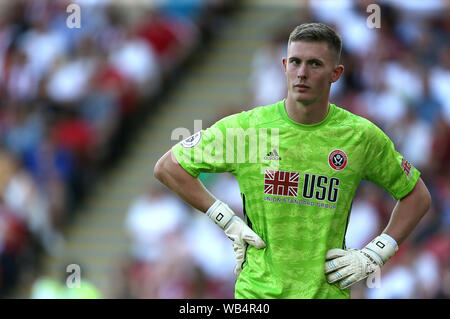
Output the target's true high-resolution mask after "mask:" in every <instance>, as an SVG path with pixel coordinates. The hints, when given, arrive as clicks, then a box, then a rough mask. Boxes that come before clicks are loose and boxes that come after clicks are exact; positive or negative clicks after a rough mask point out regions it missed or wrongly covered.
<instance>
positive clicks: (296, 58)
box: [288, 56, 325, 64]
mask: <svg viewBox="0 0 450 319" xmlns="http://www.w3.org/2000/svg"><path fill="white" fill-rule="evenodd" d="M288 60H289V61H294V60H299V61H301V60H302V59H300V58H299V57H296V56H291V57H289V58H288ZM306 62H320V63H322V64H324V63H325V62H324V61H323V60H321V59H319V58H310V59H307V60H306Z"/></svg>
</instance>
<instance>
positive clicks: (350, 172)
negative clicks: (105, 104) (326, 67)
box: [172, 100, 420, 298]
mask: <svg viewBox="0 0 450 319" xmlns="http://www.w3.org/2000/svg"><path fill="white" fill-rule="evenodd" d="M284 102H285V101H284V100H283V101H280V102H278V103H276V104H272V105H267V106H261V107H256V108H254V109H252V110H250V111H245V112H241V113H238V114H234V115H231V116H228V117H225V118H223V119H222V120H220V121H218V122H216V123H215V124H214V125H212V126H211V127H209V128H208V129H205V130H201V131H199V132H197V133H196V134H194V135H193V136H191V137H189V138H188V139H186V140H184V141H182V142H180V143H178V144H176V145H175V146H174V147H173V148H172V150H173V153H174V155H175V157H176V159H177V160H178V162H179V163H180V165H181V166H182V167H183V168H184V169H185V170H186V171H187V172H189V173H190V174H191V175H192V176H194V177H198V176H199V174H200V173H201V172H209V173H211V172H217V173H219V172H230V173H232V174H233V175H234V176H235V177H236V179H237V180H238V182H239V187H240V191H241V194H242V200H243V208H244V214H245V222H246V223H247V225H249V227H251V228H252V229H253V230H254V231H255V232H256V233H257V234H258V235H259V236H260V237H261V238H262V239H263V240H264V242H265V243H266V248H264V249H261V250H258V249H256V248H254V247H252V246H249V247H248V249H247V253H246V260H245V263H244V265H243V269H242V272H241V274H240V276H239V277H238V279H237V281H236V286H235V297H236V298H349V297H350V290H349V289H345V290H341V289H340V288H339V287H338V285H336V284H333V285H331V284H328V283H327V281H326V278H325V275H324V263H325V254H326V252H327V251H328V250H329V249H331V248H345V242H344V239H345V232H346V228H347V224H348V220H349V213H350V209H351V205H352V200H353V197H354V195H355V191H356V189H357V187H358V184H359V183H360V181H361V180H369V181H372V182H374V183H376V184H378V185H379V186H380V187H382V188H383V189H385V190H386V191H388V192H389V193H390V194H391V195H392V196H393V198H394V199H400V198H402V197H404V196H405V195H407V194H408V193H409V192H410V191H411V190H412V189H413V187H414V185H415V184H416V182H417V180H418V178H419V175H420V172H419V171H418V170H417V169H415V168H414V167H413V166H412V165H411V164H410V163H409V162H408V161H407V160H406V159H405V158H403V157H402V155H401V154H399V153H398V152H397V151H396V150H395V148H394V145H393V143H392V141H391V140H390V139H389V138H388V137H387V136H386V134H384V133H383V132H382V131H381V130H380V129H379V128H378V127H377V126H375V125H374V124H373V123H371V122H370V121H368V120H366V119H364V118H361V117H359V116H357V115H354V114H352V113H350V112H348V111H346V110H344V109H342V108H340V107H338V106H336V105H334V104H330V108H329V112H328V115H327V117H326V118H325V119H324V120H323V121H321V122H320V123H317V124H313V125H303V124H300V123H297V122H295V121H293V120H292V119H290V118H289V117H288V115H287V113H286V110H285V103H284ZM205 240H207V239H205Z"/></svg>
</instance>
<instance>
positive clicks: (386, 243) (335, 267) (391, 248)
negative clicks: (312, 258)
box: [325, 234, 398, 289]
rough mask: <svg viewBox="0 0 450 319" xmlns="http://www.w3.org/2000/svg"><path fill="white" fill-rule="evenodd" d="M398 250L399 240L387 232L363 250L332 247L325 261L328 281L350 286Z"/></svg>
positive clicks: (366, 275) (343, 286) (341, 285)
mask: <svg viewBox="0 0 450 319" xmlns="http://www.w3.org/2000/svg"><path fill="white" fill-rule="evenodd" d="M397 250H398V245H397V242H396V241H395V240H394V239H393V238H392V237H391V236H389V235H387V234H381V235H380V236H378V237H376V238H375V239H373V240H372V241H371V242H370V243H369V244H367V246H365V247H364V248H363V249H361V250H359V249H347V250H343V249H337V248H335V249H330V250H329V251H328V252H327V255H326V260H327V261H326V263H325V275H326V277H327V281H328V282H329V283H330V284H332V283H335V282H339V286H340V287H341V289H345V288H348V287H350V286H351V285H353V284H354V283H356V282H358V281H360V280H361V279H364V278H366V277H368V276H369V275H370V274H372V273H374V272H375V271H377V270H378V269H380V267H381V266H383V265H384V264H385V263H386V262H387V261H388V260H389V258H391V257H392V256H393V255H394V254H395V252H396V251H397Z"/></svg>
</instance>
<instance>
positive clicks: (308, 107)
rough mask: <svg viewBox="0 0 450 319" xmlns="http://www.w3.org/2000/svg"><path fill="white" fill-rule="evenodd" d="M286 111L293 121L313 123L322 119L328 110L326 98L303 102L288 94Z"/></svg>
mask: <svg viewBox="0 0 450 319" xmlns="http://www.w3.org/2000/svg"><path fill="white" fill-rule="evenodd" d="M285 106H286V113H287V115H288V116H289V118H291V119H292V120H293V121H295V122H297V123H300V124H307V125H309V124H315V123H319V122H321V121H323V120H324V119H325V118H326V117H327V115H328V110H329V103H328V100H325V101H317V102H314V103H311V104H304V103H301V102H299V101H295V100H294V99H292V98H289V96H288V97H287V98H286V102H285Z"/></svg>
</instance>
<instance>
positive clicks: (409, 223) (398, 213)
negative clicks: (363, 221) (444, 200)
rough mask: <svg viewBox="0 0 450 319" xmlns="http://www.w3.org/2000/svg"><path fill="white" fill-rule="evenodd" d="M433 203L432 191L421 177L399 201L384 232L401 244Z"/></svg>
mask: <svg viewBox="0 0 450 319" xmlns="http://www.w3.org/2000/svg"><path fill="white" fill-rule="evenodd" d="M430 204H431V197H430V193H429V192H428V189H427V187H426V186H425V184H424V183H423V181H422V179H420V178H419V180H418V181H417V184H416V186H415V187H414V189H413V190H412V191H411V193H409V194H408V195H407V196H405V197H404V198H402V199H401V200H399V201H398V202H397V204H396V205H395V207H394V210H393V211H392V215H391V218H390V220H389V223H388V225H387V227H386V228H385V230H384V231H383V233H386V234H388V235H389V236H391V237H392V238H394V239H395V241H396V242H397V244H398V245H400V244H401V243H402V242H403V241H404V240H405V239H406V238H407V237H408V235H409V234H410V233H411V232H412V231H413V229H414V228H415V227H416V225H417V224H418V223H419V221H420V219H421V218H422V217H423V215H425V213H426V212H427V211H428V209H429V207H430Z"/></svg>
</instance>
